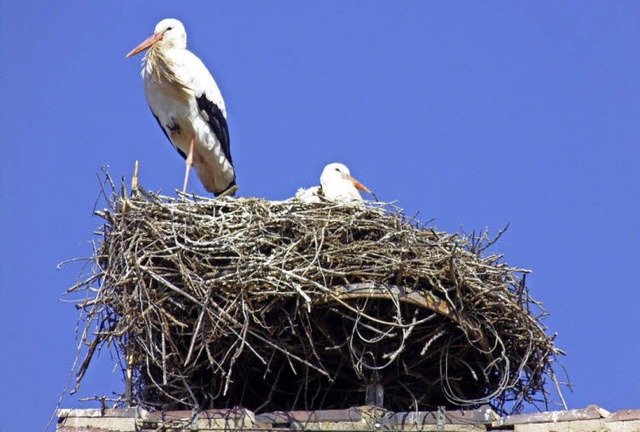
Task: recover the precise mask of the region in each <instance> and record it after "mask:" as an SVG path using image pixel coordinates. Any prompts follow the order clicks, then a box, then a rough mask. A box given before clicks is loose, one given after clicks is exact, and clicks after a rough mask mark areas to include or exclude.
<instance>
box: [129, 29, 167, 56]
mask: <svg viewBox="0 0 640 432" xmlns="http://www.w3.org/2000/svg"><path fill="white" fill-rule="evenodd" d="M163 36H164V34H163V33H154V34H152V35H151V36H149V37H148V38H147V39H145V41H144V42H142V43H141V44H140V45H138V46H137V47H135V48H134V49H133V50H131V52H130V53H129V54H127V57H131V56H134V55H136V54H138V53H141V52H142V51H144V50H146V49H149V48H151V46H152V45H153V44H155V43H156V42H159V41H161V40H162V37H163Z"/></svg>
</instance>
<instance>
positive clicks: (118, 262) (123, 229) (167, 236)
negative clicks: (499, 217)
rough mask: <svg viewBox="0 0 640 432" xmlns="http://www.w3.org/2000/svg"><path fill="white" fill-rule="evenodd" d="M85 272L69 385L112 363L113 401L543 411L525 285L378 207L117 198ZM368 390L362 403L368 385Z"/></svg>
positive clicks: (483, 238)
mask: <svg viewBox="0 0 640 432" xmlns="http://www.w3.org/2000/svg"><path fill="white" fill-rule="evenodd" d="M97 213H98V214H99V215H100V216H101V217H102V218H104V220H105V223H104V225H103V226H102V227H101V229H100V232H99V234H100V236H101V239H100V240H99V241H96V245H95V256H93V257H92V258H90V260H91V261H92V263H93V265H92V266H91V267H92V273H91V274H90V275H86V277H84V278H83V280H82V281H81V282H80V283H78V284H77V285H76V286H74V287H72V288H71V289H69V291H68V292H69V293H83V294H84V295H83V297H82V299H81V300H80V301H79V303H78V306H77V307H78V308H79V309H80V310H81V314H82V316H81V318H82V321H83V324H84V329H85V330H84V332H83V333H82V336H81V337H82V338H83V341H82V342H83V343H84V344H85V346H86V347H88V349H86V350H85V351H84V354H83V355H84V358H83V360H84V361H83V362H81V364H80V366H79V367H78V371H77V381H78V383H77V384H78V385H79V384H80V382H81V380H82V378H83V377H84V374H85V372H86V370H87V368H88V367H89V365H90V363H91V360H92V358H93V357H94V355H95V353H96V352H97V350H99V349H100V348H103V347H111V348H112V349H113V350H114V352H115V353H116V354H117V358H118V359H119V364H120V368H121V371H122V374H123V379H124V381H125V382H126V385H125V390H124V391H122V390H121V391H120V392H119V393H118V395H119V396H118V401H119V402H121V403H134V404H138V405H142V406H144V407H146V408H151V409H161V408H163V409H184V408H195V407H197V408H213V407H215V408H221V407H232V406H243V407H245V408H248V409H252V410H254V411H266V410H284V409H328V408H344V407H349V406H354V405H363V404H364V402H365V389H366V388H367V386H370V387H369V388H376V389H383V390H384V406H385V407H386V408H387V409H391V410H398V411H404V410H408V409H433V408H435V407H437V406H440V405H444V406H446V407H450V408H451V407H460V406H471V407H474V406H479V405H481V404H485V403H489V404H491V405H492V406H493V407H494V408H495V409H497V410H499V411H502V412H505V410H506V409H507V407H508V410H509V411H510V412H514V411H518V410H520V409H521V408H522V406H523V404H524V403H538V402H543V403H546V402H548V397H549V396H548V394H547V391H546V389H545V386H546V381H547V380H548V379H549V378H553V366H554V362H555V359H556V357H557V356H558V355H559V354H562V351H560V350H559V349H557V348H555V347H554V344H553V337H551V336H548V335H547V334H546V333H545V330H546V329H545V327H544V326H543V324H542V323H541V320H542V318H543V317H544V316H545V315H546V313H545V312H544V310H543V309H542V307H541V304H540V303H539V302H537V301H535V300H534V299H532V298H531V297H530V296H529V292H528V289H527V287H526V284H525V279H524V275H525V274H526V273H527V271H526V270H523V269H519V268H514V267H509V266H508V265H507V264H506V263H504V262H502V257H501V256H500V255H496V254H489V253H487V251H486V248H487V247H488V246H489V245H491V244H492V243H493V240H491V239H489V238H488V235H487V233H486V232H485V233H482V234H481V235H479V236H476V235H466V236H462V235H459V234H446V233H443V232H438V231H436V230H434V229H431V228H427V227H424V226H422V225H420V224H419V223H417V222H415V221H414V220H412V219H411V218H408V217H406V216H405V215H404V214H403V212H402V211H401V210H400V209H398V208H396V207H394V206H393V205H390V204H371V205H367V206H358V205H344V204H331V203H319V204H305V203H301V202H299V201H296V200H289V201H283V202H271V201H267V200H263V199H257V198H241V199H231V198H219V199H215V200H214V199H208V198H201V197H192V198H190V199H187V198H180V199H170V198H167V197H163V196H159V195H156V194H153V193H149V192H145V191H143V190H141V189H140V190H139V191H138V193H137V194H135V196H133V197H131V198H127V197H126V195H125V194H115V193H114V194H113V195H112V196H111V198H110V199H109V208H108V209H106V210H104V211H100V212H97ZM371 386H373V387H371Z"/></svg>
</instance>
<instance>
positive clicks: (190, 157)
mask: <svg viewBox="0 0 640 432" xmlns="http://www.w3.org/2000/svg"><path fill="white" fill-rule="evenodd" d="M195 143H196V134H193V135H191V143H190V144H189V154H188V155H187V160H186V163H187V168H186V171H185V173H184V186H183V187H182V193H185V194H186V193H187V183H189V171H190V170H191V167H192V166H193V147H194V146H195Z"/></svg>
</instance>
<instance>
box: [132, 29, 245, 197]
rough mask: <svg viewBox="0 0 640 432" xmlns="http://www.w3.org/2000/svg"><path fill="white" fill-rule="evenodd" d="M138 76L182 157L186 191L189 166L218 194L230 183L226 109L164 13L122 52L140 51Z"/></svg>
mask: <svg viewBox="0 0 640 432" xmlns="http://www.w3.org/2000/svg"><path fill="white" fill-rule="evenodd" d="M147 49H148V51H147V53H146V55H145V57H144V60H143V63H144V65H143V68H142V79H143V81H144V94H145V96H146V98H147V102H149V106H150V107H151V111H152V112H153V115H154V116H155V118H156V120H157V121H158V124H159V125H160V127H161V128H162V130H163V131H164V133H165V135H166V136H167V138H169V140H170V141H171V142H172V143H173V145H174V146H175V147H176V149H177V150H178V153H180V155H181V156H182V157H183V158H185V159H186V163H187V168H186V173H185V180H184V189H183V191H184V192H186V188H187V182H188V178H189V168H190V167H191V165H193V166H194V167H195V169H196V171H197V173H198V177H200V180H201V181H202V184H203V185H204V187H205V189H206V190H207V191H209V192H212V193H214V194H215V195H218V194H220V193H222V192H224V191H226V190H227V189H229V188H231V187H232V186H234V185H235V181H236V174H235V169H234V167H233V161H232V159H231V152H230V148H229V130H228V128H227V112H226V109H225V106H224V100H223V99H222V95H221V94H220V90H219V89H218V85H217V84H216V82H215V80H214V79H213V77H212V76H211V74H210V73H209V71H208V70H207V67H206V66H205V65H204V64H203V63H202V61H201V60H200V59H199V58H198V57H196V56H195V55H194V54H193V53H192V52H191V51H189V50H187V33H186V32H185V29H184V26H183V25H182V23H181V22H180V21H178V20H176V19H173V18H168V19H164V20H162V21H160V22H159V23H158V25H156V28H155V31H154V33H153V35H152V36H150V37H149V38H148V39H146V40H145V41H144V42H142V43H141V44H140V45H138V46H137V47H136V48H134V49H133V50H132V51H131V52H130V53H129V54H127V57H131V56H133V55H136V54H138V53H140V52H142V51H144V50H147Z"/></svg>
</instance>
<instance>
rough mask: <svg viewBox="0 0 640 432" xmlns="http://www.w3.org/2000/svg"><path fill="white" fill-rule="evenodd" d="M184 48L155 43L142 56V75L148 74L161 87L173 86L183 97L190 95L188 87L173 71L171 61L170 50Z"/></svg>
mask: <svg viewBox="0 0 640 432" xmlns="http://www.w3.org/2000/svg"><path fill="white" fill-rule="evenodd" d="M176 49H185V48H181V47H177V46H175V47H174V46H167V45H163V44H155V45H154V46H152V47H151V48H149V50H148V51H147V53H146V55H145V56H144V68H143V69H142V76H143V77H144V76H145V75H148V76H149V78H151V79H153V80H154V81H156V82H157V83H158V84H159V85H161V86H163V87H168V88H173V89H175V90H176V91H177V93H178V95H179V96H182V97H184V98H185V99H186V98H187V97H189V96H190V94H191V93H190V89H189V87H188V86H187V85H186V84H185V83H184V82H182V81H181V80H180V79H179V78H178V76H177V75H176V73H175V70H174V67H173V62H172V61H171V56H170V55H168V54H170V50H176Z"/></svg>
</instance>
